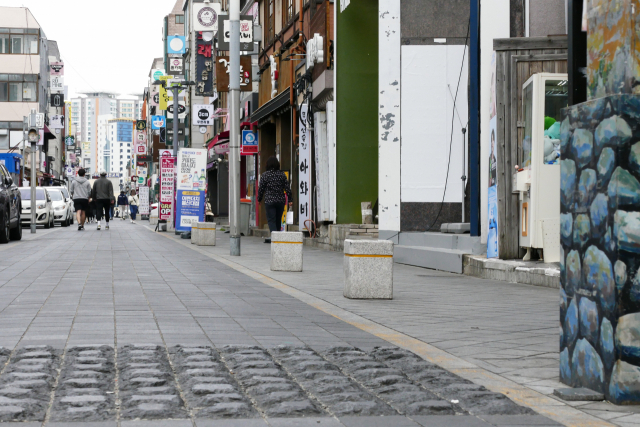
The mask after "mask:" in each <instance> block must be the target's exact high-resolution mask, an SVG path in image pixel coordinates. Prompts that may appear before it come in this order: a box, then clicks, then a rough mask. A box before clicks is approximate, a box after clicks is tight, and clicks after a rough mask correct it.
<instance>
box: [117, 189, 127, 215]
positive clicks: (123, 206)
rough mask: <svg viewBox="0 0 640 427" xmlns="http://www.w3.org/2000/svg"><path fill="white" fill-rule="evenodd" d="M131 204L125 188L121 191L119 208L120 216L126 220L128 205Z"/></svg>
mask: <svg viewBox="0 0 640 427" xmlns="http://www.w3.org/2000/svg"><path fill="white" fill-rule="evenodd" d="M128 204H129V199H128V198H127V195H126V194H125V193H124V190H121V191H120V195H119V196H118V210H119V211H120V217H121V218H122V220H123V221H124V219H125V216H126V213H127V205H128Z"/></svg>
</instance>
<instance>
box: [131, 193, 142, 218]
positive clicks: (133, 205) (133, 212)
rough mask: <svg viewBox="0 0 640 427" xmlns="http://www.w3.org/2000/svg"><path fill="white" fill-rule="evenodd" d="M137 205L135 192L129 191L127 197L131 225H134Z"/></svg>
mask: <svg viewBox="0 0 640 427" xmlns="http://www.w3.org/2000/svg"><path fill="white" fill-rule="evenodd" d="M139 205H140V199H139V198H138V196H136V190H131V195H130V196H129V210H130V211H131V224H135V221H136V215H137V214H138V206H139Z"/></svg>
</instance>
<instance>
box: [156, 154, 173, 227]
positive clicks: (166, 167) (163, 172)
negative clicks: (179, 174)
mask: <svg viewBox="0 0 640 427" xmlns="http://www.w3.org/2000/svg"><path fill="white" fill-rule="evenodd" d="M174 165H175V157H169V156H161V157H160V211H159V212H158V218H159V219H163V220H168V219H171V205H172V204H173V183H174V179H175V178H174Z"/></svg>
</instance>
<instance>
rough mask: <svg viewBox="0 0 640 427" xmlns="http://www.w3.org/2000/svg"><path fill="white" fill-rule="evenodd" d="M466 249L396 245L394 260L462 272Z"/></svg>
mask: <svg viewBox="0 0 640 427" xmlns="http://www.w3.org/2000/svg"><path fill="white" fill-rule="evenodd" d="M464 255H465V251H462V250H457V249H445V248H437V247H428V246H405V245H396V246H395V247H394V250H393V260H394V262H396V263H398V264H407V265H413V266H416V267H424V268H431V269H433V270H440V271H448V272H450V273H462V270H463V269H462V259H463V256H464Z"/></svg>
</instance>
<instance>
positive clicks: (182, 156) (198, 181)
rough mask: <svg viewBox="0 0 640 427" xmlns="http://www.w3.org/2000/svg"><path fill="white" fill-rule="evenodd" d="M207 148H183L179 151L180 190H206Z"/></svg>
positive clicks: (178, 187)
mask: <svg viewBox="0 0 640 427" xmlns="http://www.w3.org/2000/svg"><path fill="white" fill-rule="evenodd" d="M206 168H207V150H205V149H204V148H182V149H180V151H178V170H177V175H176V176H177V179H178V182H177V185H176V188H177V189H178V190H202V191H203V190H204V189H205V186H206V183H207V177H206V175H205V173H204V171H205V169H206Z"/></svg>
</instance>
